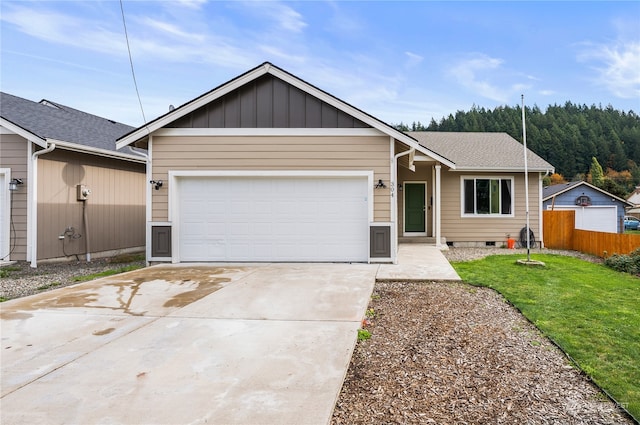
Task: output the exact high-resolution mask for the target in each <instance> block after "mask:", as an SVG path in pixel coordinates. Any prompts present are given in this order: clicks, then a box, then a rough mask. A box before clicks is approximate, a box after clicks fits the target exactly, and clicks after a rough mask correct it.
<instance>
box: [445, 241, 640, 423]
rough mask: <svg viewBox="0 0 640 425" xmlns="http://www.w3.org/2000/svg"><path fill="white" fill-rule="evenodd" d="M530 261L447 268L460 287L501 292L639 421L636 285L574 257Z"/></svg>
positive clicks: (508, 258)
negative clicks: (530, 263)
mask: <svg viewBox="0 0 640 425" xmlns="http://www.w3.org/2000/svg"><path fill="white" fill-rule="evenodd" d="M518 258H520V256H518ZM531 258H532V259H534V260H540V261H544V262H545V263H546V267H544V268H540V267H527V266H523V265H517V264H515V260H516V258H515V256H513V255H494V256H490V257H487V258H484V259H482V260H476V261H469V262H454V263H452V265H453V267H454V268H455V269H456V271H457V272H458V274H459V275H460V277H461V278H462V279H463V280H464V281H465V282H467V283H469V284H471V285H477V286H486V287H489V288H493V289H495V290H497V291H498V292H500V293H501V294H502V295H503V296H504V297H505V298H506V299H507V300H509V302H511V303H512V304H513V305H515V306H516V307H517V308H518V309H519V310H520V311H521V312H522V313H523V314H524V315H525V316H526V317H527V318H528V319H529V320H531V321H532V322H533V323H534V324H535V325H536V326H537V327H538V328H539V329H540V330H541V331H542V332H543V333H544V334H545V335H547V336H548V337H549V338H551V339H552V340H553V341H554V342H555V343H556V344H558V345H559V346H560V347H561V348H562V349H563V350H564V351H565V352H566V353H567V354H568V355H569V356H571V357H572V358H573V359H574V360H575V361H576V362H577V364H578V365H579V367H580V368H581V369H582V370H583V371H584V372H585V373H586V374H587V375H589V376H590V377H591V378H592V379H593V381H594V382H595V383H596V384H598V385H599V386H600V387H601V388H603V389H604V390H605V391H607V392H608V393H609V394H611V395H612V396H613V397H614V398H615V399H616V400H617V401H618V403H620V404H621V405H623V406H624V407H625V408H626V409H627V410H628V411H629V412H631V414H632V415H633V416H634V417H635V418H640V279H638V278H637V277H634V276H631V275H628V274H625V273H620V272H616V271H614V270H611V269H609V268H608V267H606V266H604V265H601V264H593V263H589V262H586V261H583V260H579V259H576V258H573V257H566V256H561V255H541V254H539V255H532V257H531Z"/></svg>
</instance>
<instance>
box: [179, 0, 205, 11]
mask: <svg viewBox="0 0 640 425" xmlns="http://www.w3.org/2000/svg"><path fill="white" fill-rule="evenodd" d="M176 3H178V4H179V5H181V6H184V7H186V8H188V9H196V10H199V9H201V8H202V6H203V5H204V4H206V3H207V0H176Z"/></svg>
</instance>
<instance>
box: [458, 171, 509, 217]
mask: <svg viewBox="0 0 640 425" xmlns="http://www.w3.org/2000/svg"><path fill="white" fill-rule="evenodd" d="M466 180H473V181H474V188H475V186H476V185H475V181H476V180H510V181H511V213H510V214H502V213H497V214H496V213H493V214H492V213H489V214H478V213H465V211H464V202H465V192H464V190H465V187H464V182H465V181H466ZM474 190H475V189H474ZM515 190H516V186H515V178H514V176H475V175H474V176H471V175H469V176H460V217H464V218H507V217H515V209H516V194H515ZM500 191H502V183H501V184H500ZM474 199H475V191H474ZM474 209H475V208H474ZM500 210H502V196H500Z"/></svg>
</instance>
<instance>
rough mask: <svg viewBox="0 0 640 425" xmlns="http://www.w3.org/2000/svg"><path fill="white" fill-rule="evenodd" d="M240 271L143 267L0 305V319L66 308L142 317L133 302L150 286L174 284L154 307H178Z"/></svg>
mask: <svg viewBox="0 0 640 425" xmlns="http://www.w3.org/2000/svg"><path fill="white" fill-rule="evenodd" d="M244 270H245V269H244V268H242V267H233V268H232V267H208V266H193V267H182V266H181V267H175V266H156V267H147V268H144V269H138V270H135V271H132V272H129V273H124V274H121V275H115V276H110V277H107V278H103V279H98V280H95V281H92V282H91V283H88V284H85V285H83V286H75V287H66V288H61V289H59V290H54V291H51V292H48V293H42V294H39V295H35V296H31V297H25V298H23V299H20V300H16V301H15V302H13V303H11V304H10V305H6V304H5V305H3V307H5V306H6V307H7V308H3V310H2V311H1V312H0V318H2V319H8V320H24V319H28V318H30V317H31V315H30V314H28V313H24V311H30V310H39V309H51V308H70V307H88V308H96V309H108V310H112V311H121V312H124V313H126V314H130V315H132V316H144V314H145V313H146V312H145V311H140V310H139V308H138V310H136V308H135V305H134V301H135V300H136V299H137V297H139V296H141V295H144V291H145V289H147V290H148V289H149V288H153V286H152V285H158V284H160V282H162V283H163V284H165V285H166V284H168V285H170V286H173V285H177V286H178V288H177V289H178V291H176V290H175V289H176V288H173V290H170V291H168V292H171V295H170V298H169V299H165V300H162V299H160V300H158V304H161V305H162V306H163V307H165V308H181V307H185V306H187V305H189V304H191V303H193V302H195V301H198V300H200V299H202V298H204V297H206V296H207V295H209V294H211V293H213V292H215V291H217V290H218V289H220V288H222V287H223V286H224V284H225V283H228V282H231V277H226V276H224V275H234V274H236V273H240V272H243V271H244ZM194 286H195V288H194ZM105 287H113V288H115V290H116V294H115V299H114V298H112V297H111V296H109V295H108V294H105V291H103V290H102V289H103V288H105ZM181 289H183V290H181ZM176 292H178V293H176ZM114 301H115V302H114Z"/></svg>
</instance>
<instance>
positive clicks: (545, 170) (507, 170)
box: [455, 166, 554, 173]
mask: <svg viewBox="0 0 640 425" xmlns="http://www.w3.org/2000/svg"><path fill="white" fill-rule="evenodd" d="M553 170H554V168H553V167H551V168H546V167H532V168H528V169H527V171H528V172H529V173H553ZM455 171H465V172H475V173H487V172H494V173H524V168H522V167H500V168H496V167H472V166H459V167H458V168H457V169H456V170H455Z"/></svg>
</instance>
